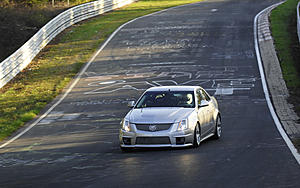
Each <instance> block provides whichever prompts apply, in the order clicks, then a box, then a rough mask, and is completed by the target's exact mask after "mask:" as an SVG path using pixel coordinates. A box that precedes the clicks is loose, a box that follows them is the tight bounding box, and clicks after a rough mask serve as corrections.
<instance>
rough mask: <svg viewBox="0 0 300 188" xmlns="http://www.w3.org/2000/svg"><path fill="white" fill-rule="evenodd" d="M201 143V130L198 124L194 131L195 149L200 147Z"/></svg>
mask: <svg viewBox="0 0 300 188" xmlns="http://www.w3.org/2000/svg"><path fill="white" fill-rule="evenodd" d="M200 142H201V130H200V125H199V124H197V125H196V127H195V130H194V141H193V145H194V147H195V148H197V147H199V145H200Z"/></svg>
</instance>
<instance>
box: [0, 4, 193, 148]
mask: <svg viewBox="0 0 300 188" xmlns="http://www.w3.org/2000/svg"><path fill="white" fill-rule="evenodd" d="M194 4H198V3H194ZM189 5H191V4H185V5H181V6H176V7H171V8H168V9H164V10H161V11H158V12H154V13H152V14H148V15H145V16H141V17H138V18H135V19H133V20H131V21H129V22H127V23H125V24H123V25H121V26H120V27H119V28H118V29H117V30H115V31H114V32H113V33H112V34H111V35H110V37H109V38H108V39H107V40H106V41H105V43H104V44H103V45H102V46H101V47H100V49H99V50H98V51H97V52H96V53H95V54H94V56H93V57H92V58H91V59H90V60H89V62H88V63H87V64H86V65H85V66H84V67H83V69H82V70H81V71H80V72H79V74H77V76H76V77H75V78H74V80H73V83H72V84H71V86H70V87H69V88H68V89H67V91H66V92H65V93H64V94H63V96H62V97H61V98H60V99H59V100H58V101H57V102H56V103H55V104H53V106H51V107H50V108H49V109H48V110H47V111H46V112H45V113H44V114H42V115H41V116H40V117H39V118H38V119H37V120H36V121H34V122H33V123H32V124H31V125H29V126H28V127H27V128H26V129H24V130H23V131H22V132H20V133H19V134H17V135H16V136H14V137H13V138H11V139H10V140H8V141H6V142H5V143H4V144H2V145H1V146H0V149H2V148H4V147H5V146H7V145H8V144H10V143H12V142H13V141H15V140H16V139H18V138H19V137H21V136H22V135H23V134H25V133H26V132H27V131H29V130H30V129H32V128H33V127H34V126H36V125H37V124H38V123H39V122H40V121H41V120H42V119H44V118H45V117H46V116H47V115H48V114H49V113H50V112H51V111H52V110H53V109H54V108H55V107H56V106H58V105H59V104H60V103H61V102H62V101H63V100H64V99H65V98H66V97H67V96H68V94H69V93H70V92H71V91H72V89H73V88H74V87H75V85H76V84H77V83H78V82H79V80H80V78H81V77H82V75H83V74H84V72H85V71H86V70H87V69H88V67H89V66H90V65H91V63H92V62H93V61H94V60H95V58H96V57H97V56H98V55H99V54H100V52H101V51H102V50H103V49H104V48H105V47H106V45H107V44H108V43H109V42H110V41H111V40H112V38H113V37H114V36H115V35H116V34H117V33H118V32H119V31H120V30H121V29H122V28H123V27H125V26H126V25H128V24H130V23H132V22H134V21H136V20H138V19H141V18H145V17H148V16H152V15H155V14H159V13H162V12H165V11H168V10H171V9H175V8H178V7H184V6H189Z"/></svg>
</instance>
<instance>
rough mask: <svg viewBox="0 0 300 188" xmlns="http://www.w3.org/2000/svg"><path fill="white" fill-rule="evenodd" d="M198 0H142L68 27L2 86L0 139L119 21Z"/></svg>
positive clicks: (47, 97)
mask: <svg viewBox="0 0 300 188" xmlns="http://www.w3.org/2000/svg"><path fill="white" fill-rule="evenodd" d="M199 1H200V0H141V1H138V2H136V3H133V4H131V5H129V6H127V7H124V8H121V9H119V10H116V11H112V12H110V13H106V14H104V15H102V16H99V17H97V18H93V19H90V20H88V21H85V22H83V23H80V24H76V25H75V26H73V27H71V28H69V29H67V30H66V31H65V32H64V33H63V34H61V35H60V36H59V37H58V38H57V39H55V40H54V41H53V42H52V43H50V44H49V45H48V46H46V48H45V49H44V50H43V51H42V52H41V53H40V54H39V55H38V57H36V58H35V59H34V60H33V61H32V63H31V64H30V65H29V66H28V67H27V68H26V69H25V70H24V71H22V72H21V73H19V74H18V75H17V76H16V77H15V79H13V80H12V81H11V82H9V83H8V84H7V85H6V86H5V87H3V88H1V89H0V140H3V139H4V138H6V137H7V136H10V135H11V134H12V133H13V132H14V131H16V130H17V129H18V128H20V127H21V126H23V125H24V124H25V123H26V122H28V121H30V120H32V119H33V118H34V117H36V115H37V114H39V112H40V111H41V110H42V109H43V108H44V107H45V105H46V104H48V103H49V102H51V101H52V100H53V99H54V98H55V97H56V96H57V95H58V94H59V93H60V92H61V91H62V89H63V88H64V87H65V86H66V85H67V84H68V83H69V82H70V80H71V79H72V78H73V77H74V76H75V75H76V74H77V72H78V71H79V70H80V68H81V67H82V65H83V64H84V63H86V62H87V61H88V60H89V58H90V57H91V56H92V54H93V53H94V52H95V51H96V50H97V48H98V47H99V45H100V44H101V43H102V42H103V41H104V40H105V39H107V38H108V37H109V35H110V34H111V33H112V32H113V31H114V30H116V29H117V28H118V27H119V26H120V25H122V24H123V23H126V22H128V21H129V20H132V19H134V18H136V17H140V16H143V15H146V14H150V13H152V12H156V11H159V10H163V9H166V8H170V7H173V6H178V5H183V4H188V3H194V2H199Z"/></svg>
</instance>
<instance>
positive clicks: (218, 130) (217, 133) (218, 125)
mask: <svg viewBox="0 0 300 188" xmlns="http://www.w3.org/2000/svg"><path fill="white" fill-rule="evenodd" d="M221 125H222V123H221V117H220V115H218V117H217V119H216V127H215V132H214V137H213V138H214V139H219V138H220V137H221V134H222V126H221Z"/></svg>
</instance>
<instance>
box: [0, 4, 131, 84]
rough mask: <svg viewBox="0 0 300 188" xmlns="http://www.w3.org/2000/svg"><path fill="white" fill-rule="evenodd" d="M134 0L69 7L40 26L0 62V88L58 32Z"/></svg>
mask: <svg viewBox="0 0 300 188" xmlns="http://www.w3.org/2000/svg"><path fill="white" fill-rule="evenodd" d="M134 1H136V0H98V1H93V2H90V3H86V4H82V5H78V6H76V7H73V8H70V9H68V10H66V11H64V12H62V13H61V14H59V15H58V16H56V17H55V18H53V19H52V20H50V21H49V22H48V23H47V24H46V25H45V26H44V27H42V28H41V29H40V30H39V31H38V32H37V33H36V34H35V35H34V36H33V37H32V38H30V39H29V40H28V41H27V42H26V43H25V44H24V45H23V46H22V47H21V48H19V49H18V50H17V51H16V52H14V53H13V54H12V55H10V56H9V57H8V58H7V59H5V60H4V61H2V62H1V63H0V88H2V87H3V86H4V85H5V84H7V83H8V82H9V81H10V80H11V79H13V78H14V77H15V76H16V75H17V74H18V73H19V72H20V71H22V70H23V69H24V68H26V66H27V65H28V64H29V63H30V62H31V61H32V60H33V58H34V57H35V56H36V55H37V54H38V53H39V52H40V51H41V50H42V49H43V48H44V47H45V46H46V45H47V44H48V43H49V42H50V41H51V40H52V39H53V38H54V37H55V36H57V35H58V34H59V33H61V32H62V31H63V30H65V29H66V28H68V27H69V26H71V25H73V24H75V23H77V22H80V21H82V20H85V19H88V18H91V17H94V16H97V15H100V14H103V13H105V12H108V11H111V10H114V9H117V8H120V7H122V6H125V5H127V4H130V3H132V2H134Z"/></svg>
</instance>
